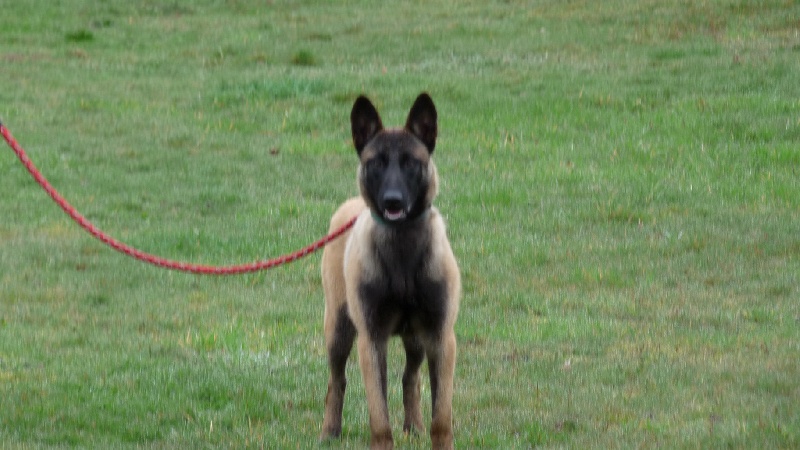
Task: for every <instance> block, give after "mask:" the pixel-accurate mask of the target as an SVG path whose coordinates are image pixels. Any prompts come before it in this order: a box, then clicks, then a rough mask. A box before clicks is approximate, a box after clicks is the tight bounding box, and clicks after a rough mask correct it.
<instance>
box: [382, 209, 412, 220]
mask: <svg viewBox="0 0 800 450" xmlns="http://www.w3.org/2000/svg"><path fill="white" fill-rule="evenodd" d="M405 216H406V212H405V211H403V210H402V209H387V210H385V211H383V217H385V218H386V220H400V219H402V218H404V217H405Z"/></svg>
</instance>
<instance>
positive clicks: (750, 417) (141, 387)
mask: <svg viewBox="0 0 800 450" xmlns="http://www.w3.org/2000/svg"><path fill="white" fill-rule="evenodd" d="M7 3H8V4H4V6H3V12H2V15H0V118H2V120H3V121H4V123H5V124H6V125H7V126H8V127H9V128H10V129H11V130H12V132H13V133H14V134H15V136H16V137H17V138H18V139H19V141H20V142H21V144H22V145H23V146H24V147H25V148H26V150H27V151H28V152H29V153H30V156H31V157H32V158H33V160H34V161H35V162H36V163H37V164H38V165H39V166H40V168H41V169H42V171H43V172H44V173H45V175H46V176H47V177H48V178H50V180H51V182H52V183H53V184H54V185H55V186H56V187H57V188H58V189H59V190H60V191H61V192H62V194H63V195H64V196H65V197H67V198H68V199H69V200H70V201H72V202H73V203H74V204H75V205H76V206H77V207H78V208H79V209H80V210H81V211H82V212H83V213H84V214H85V215H86V216H87V217H89V218H90V219H92V220H94V221H96V222H97V225H99V226H100V227H101V228H103V229H105V230H107V231H109V232H110V233H112V234H113V235H114V236H116V237H118V238H120V239H122V240H124V241H126V242H129V243H131V244H133V245H135V246H137V247H139V248H141V249H143V250H145V251H149V252H152V253H156V254H159V255H161V256H165V257H169V258H173V259H182V260H189V261H193V262H202V263H213V264H231V263H238V262H246V261H251V260H255V259H262V258H265V257H269V256H274V255H278V254H282V253H286V252H289V251H292V250H294V249H296V248H298V247H300V246H302V245H305V244H307V243H309V242H311V241H313V240H314V239H316V238H318V237H319V236H321V235H322V234H323V233H324V232H325V230H326V229H327V221H328V218H329V216H330V214H331V213H332V212H333V210H334V209H335V207H336V206H337V204H338V203H339V202H341V201H342V200H344V199H346V198H347V197H348V196H351V195H353V194H355V193H356V189H355V167H356V164H357V162H356V157H355V152H354V151H353V150H352V147H351V144H350V142H349V139H350V137H349V123H348V117H349V112H350V107H351V105H352V102H353V100H354V99H355V97H356V96H357V95H358V94H360V93H366V94H368V95H370V96H371V97H372V99H373V100H374V101H375V103H376V105H377V106H378V108H379V110H380V111H381V112H382V114H383V118H384V122H385V123H386V124H392V125H396V124H397V125H399V124H401V123H402V122H403V120H404V119H405V115H406V114H407V112H408V108H409V107H410V104H411V102H412V101H413V99H414V97H415V96H416V95H417V94H418V93H419V92H420V91H422V90H427V91H429V92H430V93H431V94H432V96H433V99H434V101H435V102H436V104H437V107H438V109H439V116H440V121H441V122H440V129H441V132H440V135H441V136H440V141H439V144H438V145H437V150H436V154H435V157H436V161H437V164H438V168H439V173H440V175H441V177H442V188H441V193H440V197H439V199H438V201H437V204H438V206H439V207H440V209H441V210H442V211H443V212H444V214H445V216H446V218H447V222H448V229H449V235H450V238H451V241H452V243H453V247H454V250H455V253H456V255H457V257H458V259H459V262H460V265H461V269H462V277H463V281H464V296H463V300H462V312H461V315H460V317H459V322H458V325H457V335H458V339H459V357H458V365H457V374H456V395H455V400H454V409H455V432H456V440H457V446H458V448H531V447H539V446H541V447H565V448H638V447H645V448H650V447H666V448H674V447H678V448H680V447H684V448H721V447H727V448H797V447H798V446H800V431H798V430H800V409H798V402H800V377H798V374H800V363H799V362H798V361H800V358H798V355H800V330H799V328H800V306H798V298H800V287H799V286H800V277H799V275H798V274H800V182H798V180H800V145H799V144H800V36H799V35H798V29H800V22H798V17H800V3H798V2H797V1H792V0H763V1H742V0H707V1H699V2H685V1H660V2H657V1H642V2H634V1H622V0H613V1H607V2H576V1H571V2H560V1H549V0H547V1H538V2H520V1H517V2H515V1H508V2H479V1H467V2H457V3H456V2H454V1H452V0H451V1H431V2H409V3H402V4H391V5H390V4H386V6H383V4H380V3H377V2H367V1H348V2H338V3H336V4H331V3H328V2H306V1H293V2H289V1H278V2H269V3H265V2H255V1H202V2H193V3H191V4H188V3H187V4H186V5H184V4H183V3H180V2H155V1H133V2H131V1H118V0H111V1H106V2H91V1H80V0H69V1H64V2H47V3H41V2H32V1H26V0H17V1H14V2H7ZM0 173H2V177H0V192H2V193H3V195H2V196H0V214H2V216H3V220H2V221H0V243H2V244H1V246H0V399H2V400H0V443H2V444H4V445H3V446H4V447H5V446H8V447H26V448H27V447H46V446H57V447H61V446H77V447H156V448H204V447H212V448H216V447H234V448H237V447H267V448H285V447H293V448H295V447H296V448H308V447H315V446H317V445H318V444H317V441H316V439H317V436H318V434H319V429H320V424H321V420H322V406H323V400H324V395H325V388H326V386H325V383H326V380H327V369H326V363H325V353H324V345H323V339H322V292H321V283H320V275H319V256H318V255H316V256H313V257H310V258H308V259H305V260H302V261H300V262H297V263H294V264H293V265H291V266H288V267H283V268H280V269H276V270H273V271H269V272H262V273H258V274H252V275H246V276H239V277H229V278H213V277H199V276H192V275H185V274H180V273H174V272H166V271H164V270H161V269H158V268H154V267H148V266H144V265H142V264H140V263H138V262H135V261H133V260H130V259H128V258H126V257H123V256H121V255H119V254H117V253H115V252H113V251H111V250H109V249H107V248H105V247H103V246H102V245H101V244H100V243H99V242H97V241H95V240H93V239H91V238H90V237H89V236H88V235H86V234H85V233H83V232H82V231H81V230H79V229H78V228H77V226H75V225H74V224H72V223H70V222H69V220H68V219H67V218H66V217H65V216H64V215H63V214H62V213H61V212H60V210H59V209H58V208H57V207H55V205H53V204H52V202H50V201H49V199H48V198H47V196H46V195H45V194H44V193H43V192H42V191H41V189H39V188H38V187H37V186H36V185H35V184H34V183H33V182H32V181H31V180H30V177H29V176H28V175H27V174H26V173H25V172H24V170H23V168H22V167H21V166H20V165H19V163H18V161H16V159H15V158H14V156H13V154H12V153H11V152H10V151H0ZM392 357H393V360H392V363H391V364H390V374H391V376H392V379H391V383H390V392H389V396H390V401H391V408H392V419H393V421H394V423H395V425H396V426H395V430H396V439H397V440H398V441H399V446H400V447H401V448H426V447H428V445H429V444H428V440H427V437H421V438H414V437H411V438H409V437H403V436H402V434H401V432H400V424H401V422H400V421H401V420H402V418H401V406H400V403H401V402H400V390H399V389H400V388H399V384H400V383H399V377H400V371H401V370H402V364H401V361H402V355H401V354H400V350H399V345H395V346H393V347H392ZM348 370H349V378H350V381H351V383H350V386H351V388H350V390H349V394H348V396H347V399H346V404H345V423H344V436H343V439H342V441H341V442H333V443H329V444H324V445H323V447H325V448H363V447H364V446H365V445H366V443H367V442H368V424H367V416H366V404H365V401H364V395H363V387H362V385H361V380H360V374H359V373H358V370H357V365H356V364H351V365H350V367H349V368H348ZM424 395H427V396H428V398H429V390H428V388H427V386H426V387H425V388H424ZM428 411H429V407H428V410H427V411H426V415H429V412H428Z"/></svg>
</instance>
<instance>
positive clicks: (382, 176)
mask: <svg viewBox="0 0 800 450" xmlns="http://www.w3.org/2000/svg"><path fill="white" fill-rule="evenodd" d="M350 124H351V126H352V131H353V144H354V145H355V148H356V152H358V156H359V159H360V161H361V164H360V165H359V169H358V184H359V188H360V189H361V195H362V197H364V200H365V201H366V202H367V205H368V206H369V208H370V209H371V210H372V212H373V214H375V215H376V216H378V217H380V218H381V220H382V221H383V222H385V223H388V224H397V225H399V224H403V223H408V222H409V221H412V220H414V219H416V218H418V217H420V216H422V215H423V214H424V213H425V212H426V211H427V210H428V208H430V206H431V203H432V202H433V198H434V197H435V196H436V190H437V184H438V180H437V177H436V167H435V166H434V164H433V161H432V160H431V154H432V153H433V149H434V147H435V145H436V135H437V124H436V108H435V107H434V105H433V100H431V97H430V96H429V95H428V94H425V93H422V94H420V95H419V97H417V100H416V101H415V102H414V105H413V106H412V107H411V111H410V112H409V113H408V119H407V120H406V125H405V127H403V128H391V129H384V128H383V123H382V122H381V118H380V115H379V114H378V111H377V110H376V109H375V106H373V105H372V102H370V101H369V99H368V98H366V97H364V96H361V97H359V98H358V99H357V100H356V102H355V104H354V105H353V111H352V112H351V114H350Z"/></svg>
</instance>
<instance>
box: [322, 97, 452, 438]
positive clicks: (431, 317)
mask: <svg viewBox="0 0 800 450" xmlns="http://www.w3.org/2000/svg"><path fill="white" fill-rule="evenodd" d="M350 122H351V126H352V132H353V143H354V145H355V148H356V152H357V153H358V157H359V160H360V164H359V167H358V186H359V189H360V191H361V196H360V197H356V198H352V199H350V200H348V201H347V202H345V203H344V204H343V205H342V206H340V207H339V209H338V210H337V211H336V213H334V215H333V218H332V219H331V225H330V226H331V230H333V229H336V228H338V227H340V226H341V225H342V224H344V223H345V222H347V221H348V220H349V219H351V218H353V217H355V216H356V215H358V220H357V221H356V223H355V225H354V227H353V229H352V230H351V231H350V232H348V234H346V235H345V237H343V238H341V239H338V240H336V241H334V242H332V243H331V244H329V245H328V246H327V247H326V248H325V250H324V252H323V254H322V283H323V287H324V291H325V343H326V346H327V349H328V364H329V366H330V372H331V374H330V379H329V381H328V394H327V396H326V397H325V418H324V421H323V424H322V438H323V439H325V438H330V437H338V436H339V435H340V434H341V431H342V406H343V402H344V392H345V386H346V383H347V382H346V379H345V365H346V362H347V358H348V356H349V355H350V351H351V349H352V347H353V342H354V341H356V340H357V342H358V360H359V365H360V366H361V374H362V376H363V377H364V385H365V387H366V393H367V405H368V410H369V425H370V430H371V443H370V447H371V448H372V449H391V448H392V447H393V441H392V430H391V426H390V424H389V411H388V408H387V403H386V350H387V342H388V340H389V338H390V337H391V336H393V335H399V336H400V338H401V339H402V340H403V346H404V348H405V352H406V366H405V372H404V373H403V405H404V408H405V420H404V421H403V431H404V432H424V430H425V426H424V425H423V423H422V411H421V407H420V376H419V368H420V366H421V365H422V362H423V360H424V359H425V358H426V357H427V358H428V368H429V372H430V386H431V400H432V403H433V407H432V418H431V440H432V444H433V445H432V446H433V448H434V449H451V448H453V425H452V400H453V372H454V369H455V362H456V337H455V333H454V332H453V326H454V324H455V321H456V316H457V315H458V303H459V298H460V295H461V278H460V275H459V271H458V265H457V264H456V259H455V257H454V256H453V251H452V249H451V248H450V243H449V241H448V240H447V236H446V234H445V226H444V220H443V219H442V216H441V215H440V214H439V211H438V210H437V209H436V208H434V207H433V206H432V202H433V198H434V197H435V196H436V191H437V187H438V178H437V174H436V167H435V166H434V164H433V160H432V159H431V154H432V153H433V148H434V146H435V144H436V136H437V115H436V108H435V107H434V105H433V100H431V98H430V96H428V94H425V93H423V94H420V96H419V97H417V100H416V101H415V102H414V105H413V106H412V107H411V111H410V112H409V114H408V119H407V121H406V125H405V127H404V128H394V129H384V128H383V124H382V123H381V118H380V116H379V115H378V111H377V110H376V109H375V107H374V106H373V105H372V103H371V102H370V101H369V99H367V98H366V97H363V96H362V97H359V98H358V99H357V100H356V102H355V104H354V105H353V110H352V112H351V115H350Z"/></svg>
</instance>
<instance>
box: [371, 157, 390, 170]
mask: <svg viewBox="0 0 800 450" xmlns="http://www.w3.org/2000/svg"><path fill="white" fill-rule="evenodd" d="M367 164H368V165H369V167H370V168H371V169H373V170H381V169H383V168H384V167H386V160H385V159H384V158H381V157H377V158H372V159H370V160H369V162H368V163H367Z"/></svg>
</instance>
